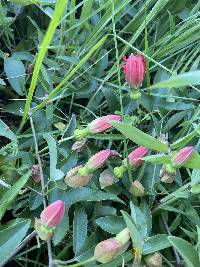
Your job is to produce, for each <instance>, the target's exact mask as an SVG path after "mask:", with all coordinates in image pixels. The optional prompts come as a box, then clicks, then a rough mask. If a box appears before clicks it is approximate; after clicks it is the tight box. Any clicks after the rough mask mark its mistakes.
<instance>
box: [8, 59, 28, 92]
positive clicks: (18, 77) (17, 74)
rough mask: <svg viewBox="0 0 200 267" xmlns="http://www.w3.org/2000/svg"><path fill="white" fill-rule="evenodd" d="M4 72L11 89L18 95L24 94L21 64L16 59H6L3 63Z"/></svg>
mask: <svg viewBox="0 0 200 267" xmlns="http://www.w3.org/2000/svg"><path fill="white" fill-rule="evenodd" d="M4 70H5V73H6V75H7V77H8V81H9V83H10V85H11V86H12V88H13V89H14V90H15V92H17V93H18V94H19V95H21V96H22V95H23V94H24V82H25V68H24V65H23V63H22V62H21V61H20V60H18V59H16V58H12V57H9V58H6V59H5V61H4Z"/></svg>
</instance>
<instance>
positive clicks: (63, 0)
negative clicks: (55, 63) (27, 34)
mask: <svg viewBox="0 0 200 267" xmlns="http://www.w3.org/2000/svg"><path fill="white" fill-rule="evenodd" d="M67 2H68V0H58V1H56V6H55V10H54V13H53V17H52V20H51V22H50V24H49V27H48V29H47V31H46V35H45V37H44V40H43V42H42V45H41V49H40V51H39V53H38V56H37V59H36V62H35V67H34V70H33V75H32V80H31V84H30V88H29V91H28V96H27V98H26V105H25V108H24V113H23V118H22V122H21V125H20V129H21V128H22V127H23V126H24V123H25V121H26V118H27V115H28V112H29V109H30V105H31V101H32V98H33V94H34V91H35V87H36V84H37V80H38V76H39V72H40V68H41V65H42V62H43V59H44V57H45V55H46V52H47V50H48V47H49V45H50V43H51V40H52V38H53V35H54V32H55V30H56V27H57V26H58V24H59V20H60V18H61V16H62V13H63V12H64V10H65V7H66V5H67Z"/></svg>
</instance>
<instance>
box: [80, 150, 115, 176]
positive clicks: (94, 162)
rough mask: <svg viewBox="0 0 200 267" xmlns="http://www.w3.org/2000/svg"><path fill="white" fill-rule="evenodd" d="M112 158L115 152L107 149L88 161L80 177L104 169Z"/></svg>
mask: <svg viewBox="0 0 200 267" xmlns="http://www.w3.org/2000/svg"><path fill="white" fill-rule="evenodd" d="M110 156H113V152H112V150H110V149H105V150H102V151H100V152H98V153H96V154H95V155H93V156H92V157H91V158H90V159H89V160H88V162H87V163H86V165H85V166H84V167H83V168H81V169H80V170H79V172H78V173H79V175H87V174H89V173H92V172H94V171H95V170H97V169H98V168H100V167H102V166H103V164H104V163H105V162H106V161H107V160H108V158H109V157H110Z"/></svg>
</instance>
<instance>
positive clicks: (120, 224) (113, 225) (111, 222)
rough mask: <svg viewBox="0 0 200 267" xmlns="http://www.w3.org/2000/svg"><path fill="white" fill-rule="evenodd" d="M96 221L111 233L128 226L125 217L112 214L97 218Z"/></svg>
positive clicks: (116, 232)
mask: <svg viewBox="0 0 200 267" xmlns="http://www.w3.org/2000/svg"><path fill="white" fill-rule="evenodd" d="M95 222H96V224H97V225H98V226H100V227H101V228H102V229H103V230H104V231H106V232H108V233H110V234H118V233H119V232H120V231H122V230H123V229H124V228H126V224H125V222H124V219H123V218H122V217H120V216H114V215H110V216H105V217H100V218H98V219H96V220H95Z"/></svg>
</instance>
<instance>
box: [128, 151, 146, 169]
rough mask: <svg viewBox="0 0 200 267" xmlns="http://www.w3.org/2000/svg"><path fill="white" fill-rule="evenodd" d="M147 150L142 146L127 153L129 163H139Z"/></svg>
mask: <svg viewBox="0 0 200 267" xmlns="http://www.w3.org/2000/svg"><path fill="white" fill-rule="evenodd" d="M147 152H148V149H147V148H146V147H144V146H140V147H138V148H136V149H135V150H133V151H132V152H131V153H130V154H129V155H128V159H129V164H130V165H131V166H134V167H137V166H139V165H141V164H142V162H143V161H142V160H141V159H140V158H143V157H144V156H145V155H146V153H147Z"/></svg>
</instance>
